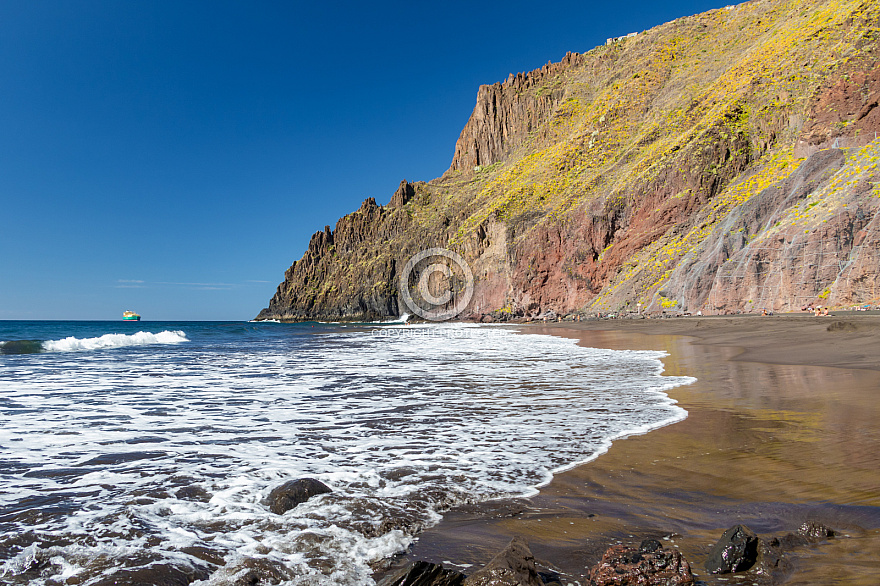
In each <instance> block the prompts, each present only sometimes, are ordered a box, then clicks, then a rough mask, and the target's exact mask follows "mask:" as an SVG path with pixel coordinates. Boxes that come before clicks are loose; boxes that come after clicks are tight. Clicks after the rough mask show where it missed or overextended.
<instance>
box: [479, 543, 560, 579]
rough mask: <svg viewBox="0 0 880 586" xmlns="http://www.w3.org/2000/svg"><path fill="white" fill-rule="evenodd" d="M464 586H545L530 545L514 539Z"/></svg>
mask: <svg viewBox="0 0 880 586" xmlns="http://www.w3.org/2000/svg"><path fill="white" fill-rule="evenodd" d="M464 586H543V582H542V581H541V578H540V577H538V572H537V571H536V570H535V556H533V555H532V552H531V550H529V546H528V544H526V542H525V540H524V539H523V538H521V537H514V538H513V539H512V540H511V542H510V543H509V544H508V546H507V547H506V548H504V550H503V551H502V552H501V553H499V554H498V555H496V556H495V557H494V558H492V561H490V562H489V563H488V564H486V566H485V567H484V568H483V569H482V570H480V571H479V572H476V573H475V574H473V575H472V576H469V577H468V578H467V579H466V580H465V581H464Z"/></svg>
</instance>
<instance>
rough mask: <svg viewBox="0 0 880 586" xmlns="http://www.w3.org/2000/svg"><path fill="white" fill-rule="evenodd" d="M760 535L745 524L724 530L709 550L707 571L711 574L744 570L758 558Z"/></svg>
mask: <svg viewBox="0 0 880 586" xmlns="http://www.w3.org/2000/svg"><path fill="white" fill-rule="evenodd" d="M758 542H759V539H758V536H757V535H755V532H754V531H752V530H751V529H749V528H748V527H746V526H745V525H735V526H733V527H731V528H730V529H728V530H727V531H725V532H724V534H723V535H722V536H721V539H719V540H718V543H716V544H715V545H714V546H713V547H712V551H710V552H709V559H707V560H706V571H707V572H709V573H710V574H729V573H731V572H742V571H745V570H748V569H749V568H751V567H752V566H754V565H755V562H756V561H757V559H758Z"/></svg>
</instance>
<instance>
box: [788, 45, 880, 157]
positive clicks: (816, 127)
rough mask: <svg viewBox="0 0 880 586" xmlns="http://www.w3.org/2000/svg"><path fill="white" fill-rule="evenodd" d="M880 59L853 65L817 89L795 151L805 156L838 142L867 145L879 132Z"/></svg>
mask: <svg viewBox="0 0 880 586" xmlns="http://www.w3.org/2000/svg"><path fill="white" fill-rule="evenodd" d="M878 103H880V61H877V60H876V56H874V57H873V58H872V59H870V60H862V61H861V62H857V63H854V64H850V65H848V66H847V67H845V68H844V70H843V71H842V72H841V73H840V74H839V75H838V76H835V77H834V78H832V79H830V80H828V81H826V82H825V83H824V84H823V86H822V88H821V89H820V90H819V92H817V94H816V96H815V97H814V98H813V100H812V103H811V105H810V110H809V113H808V114H807V119H808V122H807V124H805V125H804V129H803V132H802V133H801V136H800V138H799V139H798V142H797V146H796V149H795V153H796V155H797V156H802V157H806V156H809V155H811V154H813V153H814V152H816V151H818V150H821V149H823V148H830V147H832V146H833V145H834V144H835V141H836V143H837V145H838V146H840V147H856V146H864V145H865V144H868V143H869V142H871V141H872V140H874V139H875V138H877V137H878V134H877V133H878V132H880V130H878V129H880V106H878Z"/></svg>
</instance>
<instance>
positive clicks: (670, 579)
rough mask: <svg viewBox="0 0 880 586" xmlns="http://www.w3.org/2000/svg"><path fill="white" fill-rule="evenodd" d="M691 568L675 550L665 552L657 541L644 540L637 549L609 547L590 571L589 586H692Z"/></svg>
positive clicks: (617, 546) (618, 546)
mask: <svg viewBox="0 0 880 586" xmlns="http://www.w3.org/2000/svg"><path fill="white" fill-rule="evenodd" d="M693 583H694V575H693V573H692V572H691V566H690V564H689V563H688V562H687V560H686V559H685V558H684V556H682V555H681V553H680V552H678V551H675V550H665V549H663V546H662V545H661V544H660V542H659V541H655V540H653V539H650V540H645V541H643V542H642V544H641V546H640V547H639V548H638V549H636V548H634V547H627V546H625V545H612V546H611V547H610V548H608V551H606V552H605V555H603V556H602V560H601V561H600V562H599V563H598V564H596V565H595V566H593V567H592V568H591V569H590V584H591V585H592V586H623V585H626V584H638V585H640V586H641V585H644V586H683V585H685V584H693Z"/></svg>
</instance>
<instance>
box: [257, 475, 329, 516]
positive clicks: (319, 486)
mask: <svg viewBox="0 0 880 586" xmlns="http://www.w3.org/2000/svg"><path fill="white" fill-rule="evenodd" d="M328 492H333V491H332V490H330V487H329V486H327V485H326V484H324V483H323V482H321V481H320V480H315V479H314V478H300V479H299V480H291V481H289V482H285V483H284V484H282V485H281V486H279V487H277V488H274V489H272V492H270V493H269V497H268V498H267V499H266V504H267V505H268V506H269V510H270V511H272V512H273V513H275V514H276V515H283V514H284V513H285V512H287V511H289V510H290V509H292V508H293V507H295V506H297V505H298V504H300V503H304V502H306V501H307V500H309V499H310V498H312V497H313V496H315V495H318V494H325V493H328Z"/></svg>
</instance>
